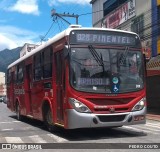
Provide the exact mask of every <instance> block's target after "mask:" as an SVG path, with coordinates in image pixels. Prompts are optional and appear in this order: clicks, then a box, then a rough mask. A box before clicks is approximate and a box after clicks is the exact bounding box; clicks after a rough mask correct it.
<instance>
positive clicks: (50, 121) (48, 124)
mask: <svg viewBox="0 0 160 152" xmlns="http://www.w3.org/2000/svg"><path fill="white" fill-rule="evenodd" d="M45 125H46V127H47V129H48V130H49V131H50V132H52V131H57V130H58V127H57V126H55V125H54V124H53V119H52V112H51V109H50V108H49V109H48V110H47V111H46V115H45Z"/></svg>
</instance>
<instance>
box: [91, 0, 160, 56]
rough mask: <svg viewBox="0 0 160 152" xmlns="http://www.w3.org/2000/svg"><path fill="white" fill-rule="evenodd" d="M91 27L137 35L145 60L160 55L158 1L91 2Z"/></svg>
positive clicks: (115, 0)
mask: <svg viewBox="0 0 160 152" xmlns="http://www.w3.org/2000/svg"><path fill="white" fill-rule="evenodd" d="M90 3H91V4H92V13H93V16H92V24H93V27H104V28H116V29H122V30H127V31H133V32H136V33H137V34H139V36H140V38H141V42H142V47H143V52H144V53H145V54H146V58H147V59H149V58H150V57H151V56H155V55H157V54H158V53H160V0H92V1H91V2H90Z"/></svg>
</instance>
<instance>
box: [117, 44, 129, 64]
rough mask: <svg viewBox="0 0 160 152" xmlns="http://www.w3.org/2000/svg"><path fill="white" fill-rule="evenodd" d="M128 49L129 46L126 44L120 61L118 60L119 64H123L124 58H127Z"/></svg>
mask: <svg viewBox="0 0 160 152" xmlns="http://www.w3.org/2000/svg"><path fill="white" fill-rule="evenodd" d="M128 51H129V47H127V46H126V48H125V51H124V54H123V56H122V59H121V60H120V62H119V64H120V65H123V64H124V61H125V60H126V58H127V54H128Z"/></svg>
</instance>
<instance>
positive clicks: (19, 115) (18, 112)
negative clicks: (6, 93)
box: [16, 103, 22, 120]
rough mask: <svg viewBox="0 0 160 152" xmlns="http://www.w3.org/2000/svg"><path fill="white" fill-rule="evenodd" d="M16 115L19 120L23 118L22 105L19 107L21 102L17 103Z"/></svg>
mask: <svg viewBox="0 0 160 152" xmlns="http://www.w3.org/2000/svg"><path fill="white" fill-rule="evenodd" d="M16 116H17V119H18V120H22V116H21V114H20V107H19V103H17V104H16Z"/></svg>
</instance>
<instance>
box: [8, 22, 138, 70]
mask: <svg viewBox="0 0 160 152" xmlns="http://www.w3.org/2000/svg"><path fill="white" fill-rule="evenodd" d="M73 30H99V31H113V32H124V33H129V34H135V35H137V34H136V33H134V32H130V31H124V30H118V29H110V28H95V27H85V28H84V27H83V28H81V27H80V26H77V25H70V26H69V28H67V29H66V30H64V31H62V32H61V33H59V34H57V35H55V36H54V37H52V38H51V39H49V40H48V41H47V42H45V43H44V44H42V45H40V46H38V47H37V48H35V49H33V50H32V51H31V52H29V53H27V54H26V55H24V56H23V57H21V58H19V59H17V60H16V61H15V62H13V63H11V64H10V65H9V66H8V69H9V68H11V67H12V66H14V65H16V64H18V63H20V62H22V61H23V60H25V59H27V58H28V57H30V56H32V55H34V54H35V53H37V52H39V51H41V50H43V49H44V48H46V47H48V46H49V45H51V44H52V43H54V42H56V41H58V40H60V39H62V38H63V37H65V36H67V35H69V34H70V32H71V31H73ZM137 36H138V35H137Z"/></svg>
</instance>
